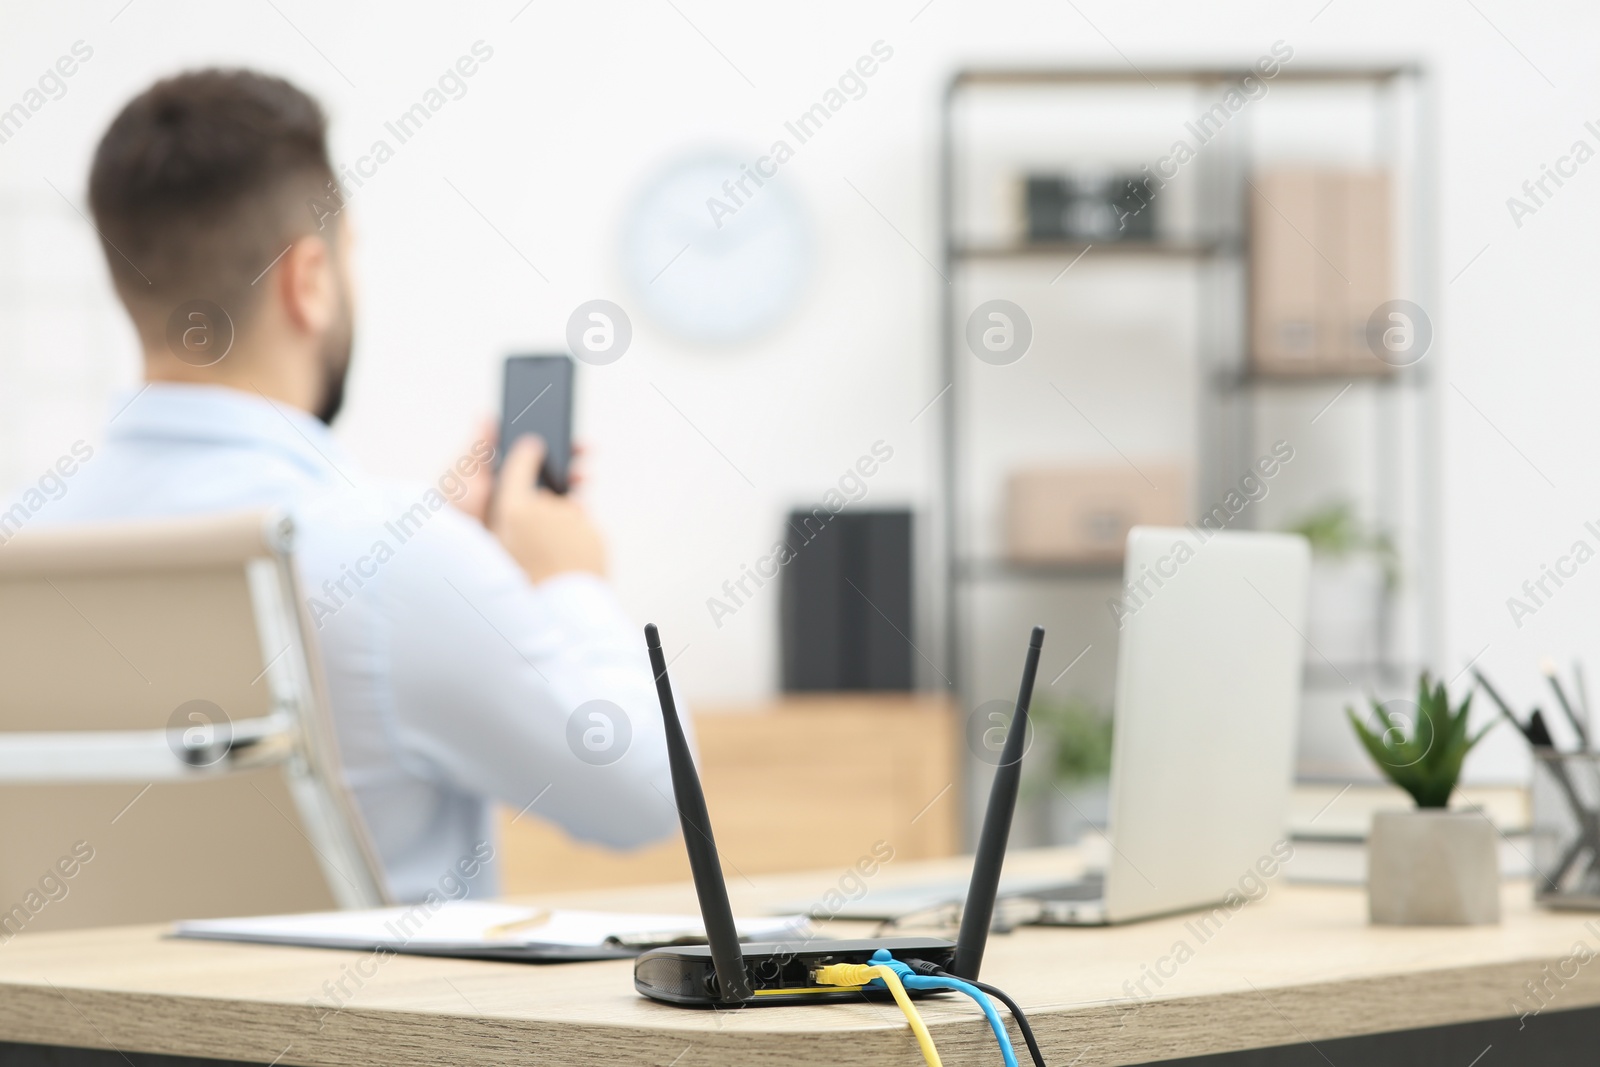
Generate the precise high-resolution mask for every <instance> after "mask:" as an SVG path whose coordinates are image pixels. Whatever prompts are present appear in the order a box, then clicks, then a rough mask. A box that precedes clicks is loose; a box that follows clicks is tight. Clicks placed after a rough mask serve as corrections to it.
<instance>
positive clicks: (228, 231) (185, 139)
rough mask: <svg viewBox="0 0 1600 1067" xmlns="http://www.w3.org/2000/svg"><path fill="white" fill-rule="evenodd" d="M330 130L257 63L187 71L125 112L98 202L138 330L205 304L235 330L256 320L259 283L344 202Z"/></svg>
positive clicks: (104, 151) (103, 156)
mask: <svg viewBox="0 0 1600 1067" xmlns="http://www.w3.org/2000/svg"><path fill="white" fill-rule="evenodd" d="M327 126H328V123H327V118H326V117H325V116H324V115H323V112H322V108H321V107H320V106H318V104H317V102H316V101H315V100H313V99H312V98H311V97H309V96H307V95H306V94H305V93H303V92H301V91H300V90H299V89H296V88H295V87H294V86H293V85H290V84H289V83H288V82H286V81H284V80H283V79H282V78H274V77H270V76H268V75H265V74H257V73H255V72H253V71H248V70H199V71H191V72H188V73H184V74H179V75H177V76H176V77H172V78H167V79H164V80H162V81H159V82H156V83H155V84H154V85H152V86H151V87H150V88H149V89H146V90H145V91H144V92H143V93H141V94H139V95H138V96H137V97H135V98H134V99H133V100H132V101H130V102H129V103H128V105H127V106H126V107H124V108H123V109H122V112H121V113H120V114H118V115H117V117H116V119H115V120H113V121H112V123H111V126H110V128H109V129H107V130H106V133H105V136H104V137H102V138H101V140H100V146H99V147H98V148H97V149H96V150H95V154H94V164H93V166H92V168H91V169H90V172H89V204H90V207H91V209H92V210H93V211H94V217H95V221H96V224H97V225H98V227H99V230H100V234H101V240H102V243H103V244H104V245H105V248H104V252H105V254H106V259H107V260H108V261H109V263H110V265H111V276H112V280H113V281H114V282H115V283H116V287H117V291H118V293H120V294H121V296H122V299H123V301H124V302H125V303H126V304H127V305H128V308H129V310H130V311H131V312H132V313H133V316H134V320H135V322H136V323H138V324H139V326H140V329H141V331H143V330H145V329H146V328H150V327H153V328H156V329H159V328H160V325H161V323H162V322H163V321H164V320H165V317H166V315H167V314H168V313H169V312H170V311H171V310H172V309H174V308H176V307H177V306H179V305H181V304H183V303H184V302H186V301H191V300H196V299H204V300H210V301H214V302H215V303H217V304H219V305H221V306H222V307H223V308H224V309H226V310H227V312H228V314H229V315H230V316H231V317H232V318H233V320H234V322H235V324H236V325H238V324H239V323H240V322H241V320H242V319H244V318H247V317H248V316H249V314H250V312H251V311H252V309H253V308H254V305H255V300H254V298H255V297H256V296H258V295H259V294H258V293H257V292H256V291H255V290H253V289H252V283H253V282H254V281H255V279H256V278H258V277H259V276H260V275H261V273H262V272H263V271H264V270H266V268H267V267H268V265H269V264H271V263H272V262H273V260H274V258H275V257H277V256H278V255H280V254H281V253H282V252H283V251H284V250H285V249H286V248H287V247H288V246H289V245H290V244H291V243H292V242H293V241H295V240H296V239H298V238H300V237H302V236H304V235H305V234H307V233H310V232H312V231H314V230H316V229H317V228H318V225H319V215H325V214H326V213H327V211H328V208H327V205H328V204H329V203H330V202H332V203H333V204H334V209H335V210H336V209H337V205H338V202H339V199H338V197H339V194H338V188H337V185H336V183H335V181H334V174H333V168H332V166H331V165H330V164H329V162H328V148H327ZM317 204H321V205H323V207H322V209H321V210H318V209H317V208H316V207H315V205H317Z"/></svg>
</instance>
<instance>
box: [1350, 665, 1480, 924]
mask: <svg viewBox="0 0 1600 1067" xmlns="http://www.w3.org/2000/svg"><path fill="white" fill-rule="evenodd" d="M1429 683H1430V679H1429V677H1428V675H1427V673H1426V672H1424V673H1423V675H1422V677H1421V678H1420V679H1419V680H1418V682H1417V701H1416V710H1415V713H1414V714H1413V713H1412V712H1411V709H1409V708H1397V707H1396V706H1395V705H1396V704H1397V703H1401V702H1397V701H1391V702H1390V703H1389V705H1388V706H1385V705H1384V704H1380V703H1379V702H1378V701H1377V700H1376V699H1373V700H1372V714H1373V718H1372V720H1370V721H1371V722H1372V724H1373V726H1368V724H1367V723H1365V722H1362V721H1361V719H1359V718H1357V717H1356V713H1355V709H1354V708H1347V709H1346V711H1345V713H1346V714H1347V715H1348V716H1349V717H1350V724H1351V725H1352V726H1353V727H1355V731H1356V736H1357V737H1359V738H1360V740H1361V743H1362V745H1363V746H1365V747H1366V750H1367V752H1368V753H1369V754H1370V755H1371V756H1372V759H1373V761H1374V762H1376V763H1377V765H1378V768H1379V770H1381V771H1382V772H1383V773H1384V775H1385V776H1387V777H1388V779H1389V780H1390V781H1392V782H1393V783H1394V784H1395V785H1397V786H1399V787H1400V788H1401V789H1404V790H1405V791H1406V792H1407V793H1410V794H1411V797H1412V799H1413V800H1415V801H1416V802H1417V806H1416V808H1415V809H1414V810H1411V811H1380V812H1375V813H1374V814H1373V816H1372V831H1371V834H1370V835H1369V836H1368V838H1367V906H1368V913H1369V917H1370V918H1371V920H1372V921H1373V922H1375V923H1400V924H1458V925H1465V924H1479V923H1495V922H1499V921H1500V862H1499V852H1498V848H1497V845H1496V841H1495V838H1496V831H1495V828H1494V825H1493V824H1492V823H1490V822H1489V820H1488V818H1487V817H1485V816H1484V815H1483V813H1482V812H1480V811H1477V810H1476V809H1456V810H1452V809H1451V808H1450V807H1449V803H1450V794H1451V793H1452V792H1454V791H1455V787H1456V779H1457V778H1459V777H1460V776H1461V763H1462V761H1463V760H1464V759H1466V756H1467V753H1468V752H1469V751H1471V750H1472V746H1474V745H1476V744H1477V743H1478V742H1479V741H1480V740H1482V738H1483V735H1484V734H1486V733H1488V732H1489V729H1490V727H1492V726H1493V725H1494V723H1492V722H1491V723H1490V724H1489V725H1488V726H1485V727H1484V728H1483V729H1481V730H1479V731H1478V732H1477V733H1475V734H1472V733H1469V732H1468V730H1467V713H1468V710H1469V709H1470V707H1471V705H1472V696H1471V694H1470V693H1469V694H1468V695H1467V698H1466V699H1465V700H1463V701H1462V702H1461V706H1460V707H1459V708H1457V709H1456V710H1455V711H1454V712H1452V711H1451V710H1450V697H1449V695H1448V694H1447V693H1446V692H1445V687H1444V683H1442V682H1440V683H1438V684H1436V685H1430V684H1429ZM1407 719H1411V720H1412V721H1410V722H1407V721H1406V720H1407ZM1373 727H1377V728H1376V729H1374V728H1373Z"/></svg>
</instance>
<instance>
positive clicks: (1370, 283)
mask: <svg viewBox="0 0 1600 1067" xmlns="http://www.w3.org/2000/svg"><path fill="white" fill-rule="evenodd" d="M1249 195H1250V279H1251V285H1250V302H1251V309H1250V311H1251V313H1250V341H1251V359H1252V362H1253V364H1254V366H1255V369H1256V370H1257V371H1258V372H1260V373H1264V374H1290V375H1292V374H1388V373H1392V372H1393V370H1394V368H1393V367H1392V366H1390V365H1389V364H1388V363H1385V362H1384V361H1382V360H1380V359H1378V358H1377V356H1375V355H1374V354H1373V353H1372V351H1371V349H1369V348H1368V347H1367V341H1366V328H1367V319H1368V318H1369V317H1370V316H1371V315H1372V313H1373V311H1375V310H1376V309H1377V308H1378V306H1379V305H1380V304H1383V303H1384V302H1386V301H1388V300H1391V299H1393V298H1394V297H1395V295H1396V294H1395V292H1394V287H1393V276H1392V275H1393V258H1394V250H1393V244H1392V240H1391V226H1392V222H1391V218H1390V215H1391V196H1390V182H1389V175H1388V172H1386V171H1381V170H1333V169H1327V168H1312V167H1294V168H1281V169H1273V170H1266V171H1262V172H1261V173H1259V174H1257V175H1255V177H1253V178H1252V179H1251V188H1250V190H1249Z"/></svg>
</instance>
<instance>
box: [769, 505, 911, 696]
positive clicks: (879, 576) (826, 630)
mask: <svg viewBox="0 0 1600 1067" xmlns="http://www.w3.org/2000/svg"><path fill="white" fill-rule="evenodd" d="M785 533H786V537H785V542H786V543H787V544H788V546H789V550H790V552H791V553H792V555H791V557H790V559H789V562H788V563H787V564H786V565H785V567H784V569H783V579H782V586H781V589H780V599H781V601H782V607H781V612H780V617H781V622H780V637H781V642H782V646H783V648H782V658H783V688H784V689H785V690H786V691H789V692H806V691H814V690H840V689H878V690H909V689H910V688H911V685H912V678H911V667H912V664H911V656H912V651H913V650H912V647H911V513H910V512H909V511H852V512H841V513H839V514H830V513H829V512H828V510H827V509H826V508H817V509H815V510H813V511H809V512H806V511H795V512H792V513H790V515H789V525H788V529H787V530H786V531H785Z"/></svg>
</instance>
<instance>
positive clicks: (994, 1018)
mask: <svg viewBox="0 0 1600 1067" xmlns="http://www.w3.org/2000/svg"><path fill="white" fill-rule="evenodd" d="M872 962H873V963H875V964H881V965H883V966H885V967H889V968H891V969H893V970H894V972H895V973H896V974H898V975H899V976H900V982H901V984H902V985H904V986H905V987H906V988H907V989H951V990H954V991H956V992H957V993H964V994H966V995H967V996H969V997H971V998H972V999H973V1001H974V1002H976V1003H977V1005H978V1007H979V1008H982V1009H983V1014H984V1018H986V1019H988V1020H989V1028H990V1029H991V1030H993V1031H994V1036H995V1040H996V1041H998V1042H999V1043H1000V1055H1001V1056H1003V1057H1004V1058H1005V1067H1017V1053H1016V1051H1015V1050H1014V1049H1013V1048H1012V1047H1011V1035H1010V1034H1008V1033H1007V1032H1006V1024H1005V1023H1004V1022H1002V1021H1001V1020H1000V1013H999V1012H997V1011H995V1008H994V1003H993V1002H992V1001H991V1000H990V999H989V997H988V995H987V994H985V993H984V992H983V990H981V989H978V988H977V987H976V986H973V985H969V984H968V983H966V982H963V981H962V980H961V979H959V978H950V977H946V976H934V975H926V974H918V973H917V972H916V971H914V970H912V969H911V968H910V966H908V965H907V964H904V963H901V962H900V961H899V960H897V959H895V958H894V957H892V956H890V955H889V953H888V951H887V950H886V949H881V948H880V949H879V950H878V951H877V952H874V953H873V954H872Z"/></svg>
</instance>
